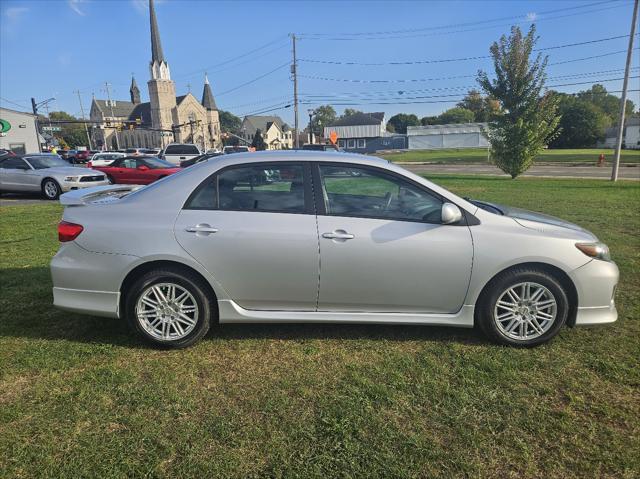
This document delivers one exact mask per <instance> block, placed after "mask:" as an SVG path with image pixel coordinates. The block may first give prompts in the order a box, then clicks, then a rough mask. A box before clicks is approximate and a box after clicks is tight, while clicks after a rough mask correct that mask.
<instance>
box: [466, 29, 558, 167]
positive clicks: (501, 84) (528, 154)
mask: <svg viewBox="0 0 640 479" xmlns="http://www.w3.org/2000/svg"><path fill="white" fill-rule="evenodd" d="M535 31H536V30H535V25H532V26H531V29H530V30H529V33H528V34H527V35H526V36H523V35H522V32H521V31H520V28H518V27H511V34H510V35H509V37H508V38H507V37H506V36H504V35H503V36H502V37H500V40H499V41H498V42H494V43H493V45H491V49H490V51H491V56H492V58H493V66H494V70H495V76H496V78H495V79H494V80H490V79H489V76H488V75H487V73H486V72H484V71H479V72H478V83H479V84H480V86H481V87H482V90H483V91H484V93H485V94H486V95H487V96H490V97H492V98H495V99H496V100H498V101H499V102H500V114H498V115H497V116H496V118H495V119H494V120H493V121H491V122H490V124H489V130H488V137H489V143H490V144H491V149H490V154H491V159H492V160H493V162H494V163H495V164H496V166H498V168H500V169H501V170H502V171H504V172H505V173H508V174H509V175H511V178H515V177H517V176H518V175H520V174H521V173H523V172H524V171H526V170H527V169H528V168H529V167H531V165H532V164H533V161H534V159H535V157H536V156H537V155H538V154H539V153H540V152H541V151H542V149H543V148H544V146H545V145H547V144H548V143H549V141H551V140H552V139H553V137H554V136H555V135H556V134H557V130H558V123H559V121H560V116H559V115H558V98H557V96H556V95H553V94H552V93H545V94H542V90H543V88H544V84H545V80H546V73H545V69H546V66H547V57H544V58H543V57H542V56H541V55H540V54H538V55H537V56H536V58H535V59H534V60H533V61H531V58H530V57H531V54H532V51H533V49H534V47H535V44H536V42H537V37H536V36H535Z"/></svg>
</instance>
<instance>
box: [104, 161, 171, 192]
mask: <svg viewBox="0 0 640 479" xmlns="http://www.w3.org/2000/svg"><path fill="white" fill-rule="evenodd" d="M92 168H93V169H94V170H99V171H102V172H103V173H105V174H106V175H107V178H108V179H109V181H111V183H118V184H120V183H122V184H130V185H148V184H149V183H153V182H154V181H156V180H159V179H160V178H163V177H165V176H169V175H172V174H174V173H177V172H178V171H180V170H181V169H182V168H178V167H177V166H175V165H174V164H172V163H168V162H166V161H164V160H161V159H159V158H154V157H146V158H145V157H141V156H125V157H123V158H118V159H117V160H115V161H114V162H113V163H111V164H110V165H108V166H92Z"/></svg>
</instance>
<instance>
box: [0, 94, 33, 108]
mask: <svg viewBox="0 0 640 479" xmlns="http://www.w3.org/2000/svg"><path fill="white" fill-rule="evenodd" d="M0 100H2V101H4V102H6V103H9V104H10V105H14V106H18V107H20V108H24V109H26V110H28V109H29V107H27V106H24V105H21V104H19V103H16V102H15V101H11V100H7V99H6V98H2V97H0Z"/></svg>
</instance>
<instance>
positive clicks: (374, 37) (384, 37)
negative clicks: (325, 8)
mask: <svg viewBox="0 0 640 479" xmlns="http://www.w3.org/2000/svg"><path fill="white" fill-rule="evenodd" d="M607 3H610V2H607ZM623 6H624V3H620V4H616V5H610V6H607V7H602V8H597V9H592V10H587V11H582V12H575V13H569V14H566V15H557V16H553V17H549V18H536V19H526V20H520V21H516V22H509V23H502V24H495V25H490V26H485V27H478V28H468V29H462V30H450V31H444V32H433V33H416V34H410V35H406V34H400V35H369V36H367V35H366V34H364V35H362V36H355V37H347V36H344V35H343V36H341V37H321V36H317V35H313V34H300V38H303V39H309V40H332V41H355V40H391V39H404V38H416V37H430V36H438V35H450V34H454V33H466V32H474V31H479V30H488V29H492V28H497V27H503V26H511V25H513V23H516V24H521V23H534V21H535V22H540V21H546V20H557V19H560V18H566V17H574V16H577V15H584V14H587V13H595V12H600V11H604V10H612V9H614V8H620V7H623ZM574 8H580V7H574ZM518 18H521V17H518ZM327 35H336V34H327ZM338 35H339V34H338Z"/></svg>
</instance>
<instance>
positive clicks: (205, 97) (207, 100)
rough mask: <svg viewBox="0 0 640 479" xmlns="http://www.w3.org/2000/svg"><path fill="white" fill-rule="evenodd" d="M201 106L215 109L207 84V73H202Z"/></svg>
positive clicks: (209, 87) (214, 102)
mask: <svg viewBox="0 0 640 479" xmlns="http://www.w3.org/2000/svg"><path fill="white" fill-rule="evenodd" d="M201 103H202V106H203V107H205V108H206V109H207V110H217V109H218V107H217V106H216V101H215V99H214V98H213V93H212V92H211V85H209V78H208V77H207V74H206V73H205V74H204V90H203V91H202V102H201Z"/></svg>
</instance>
